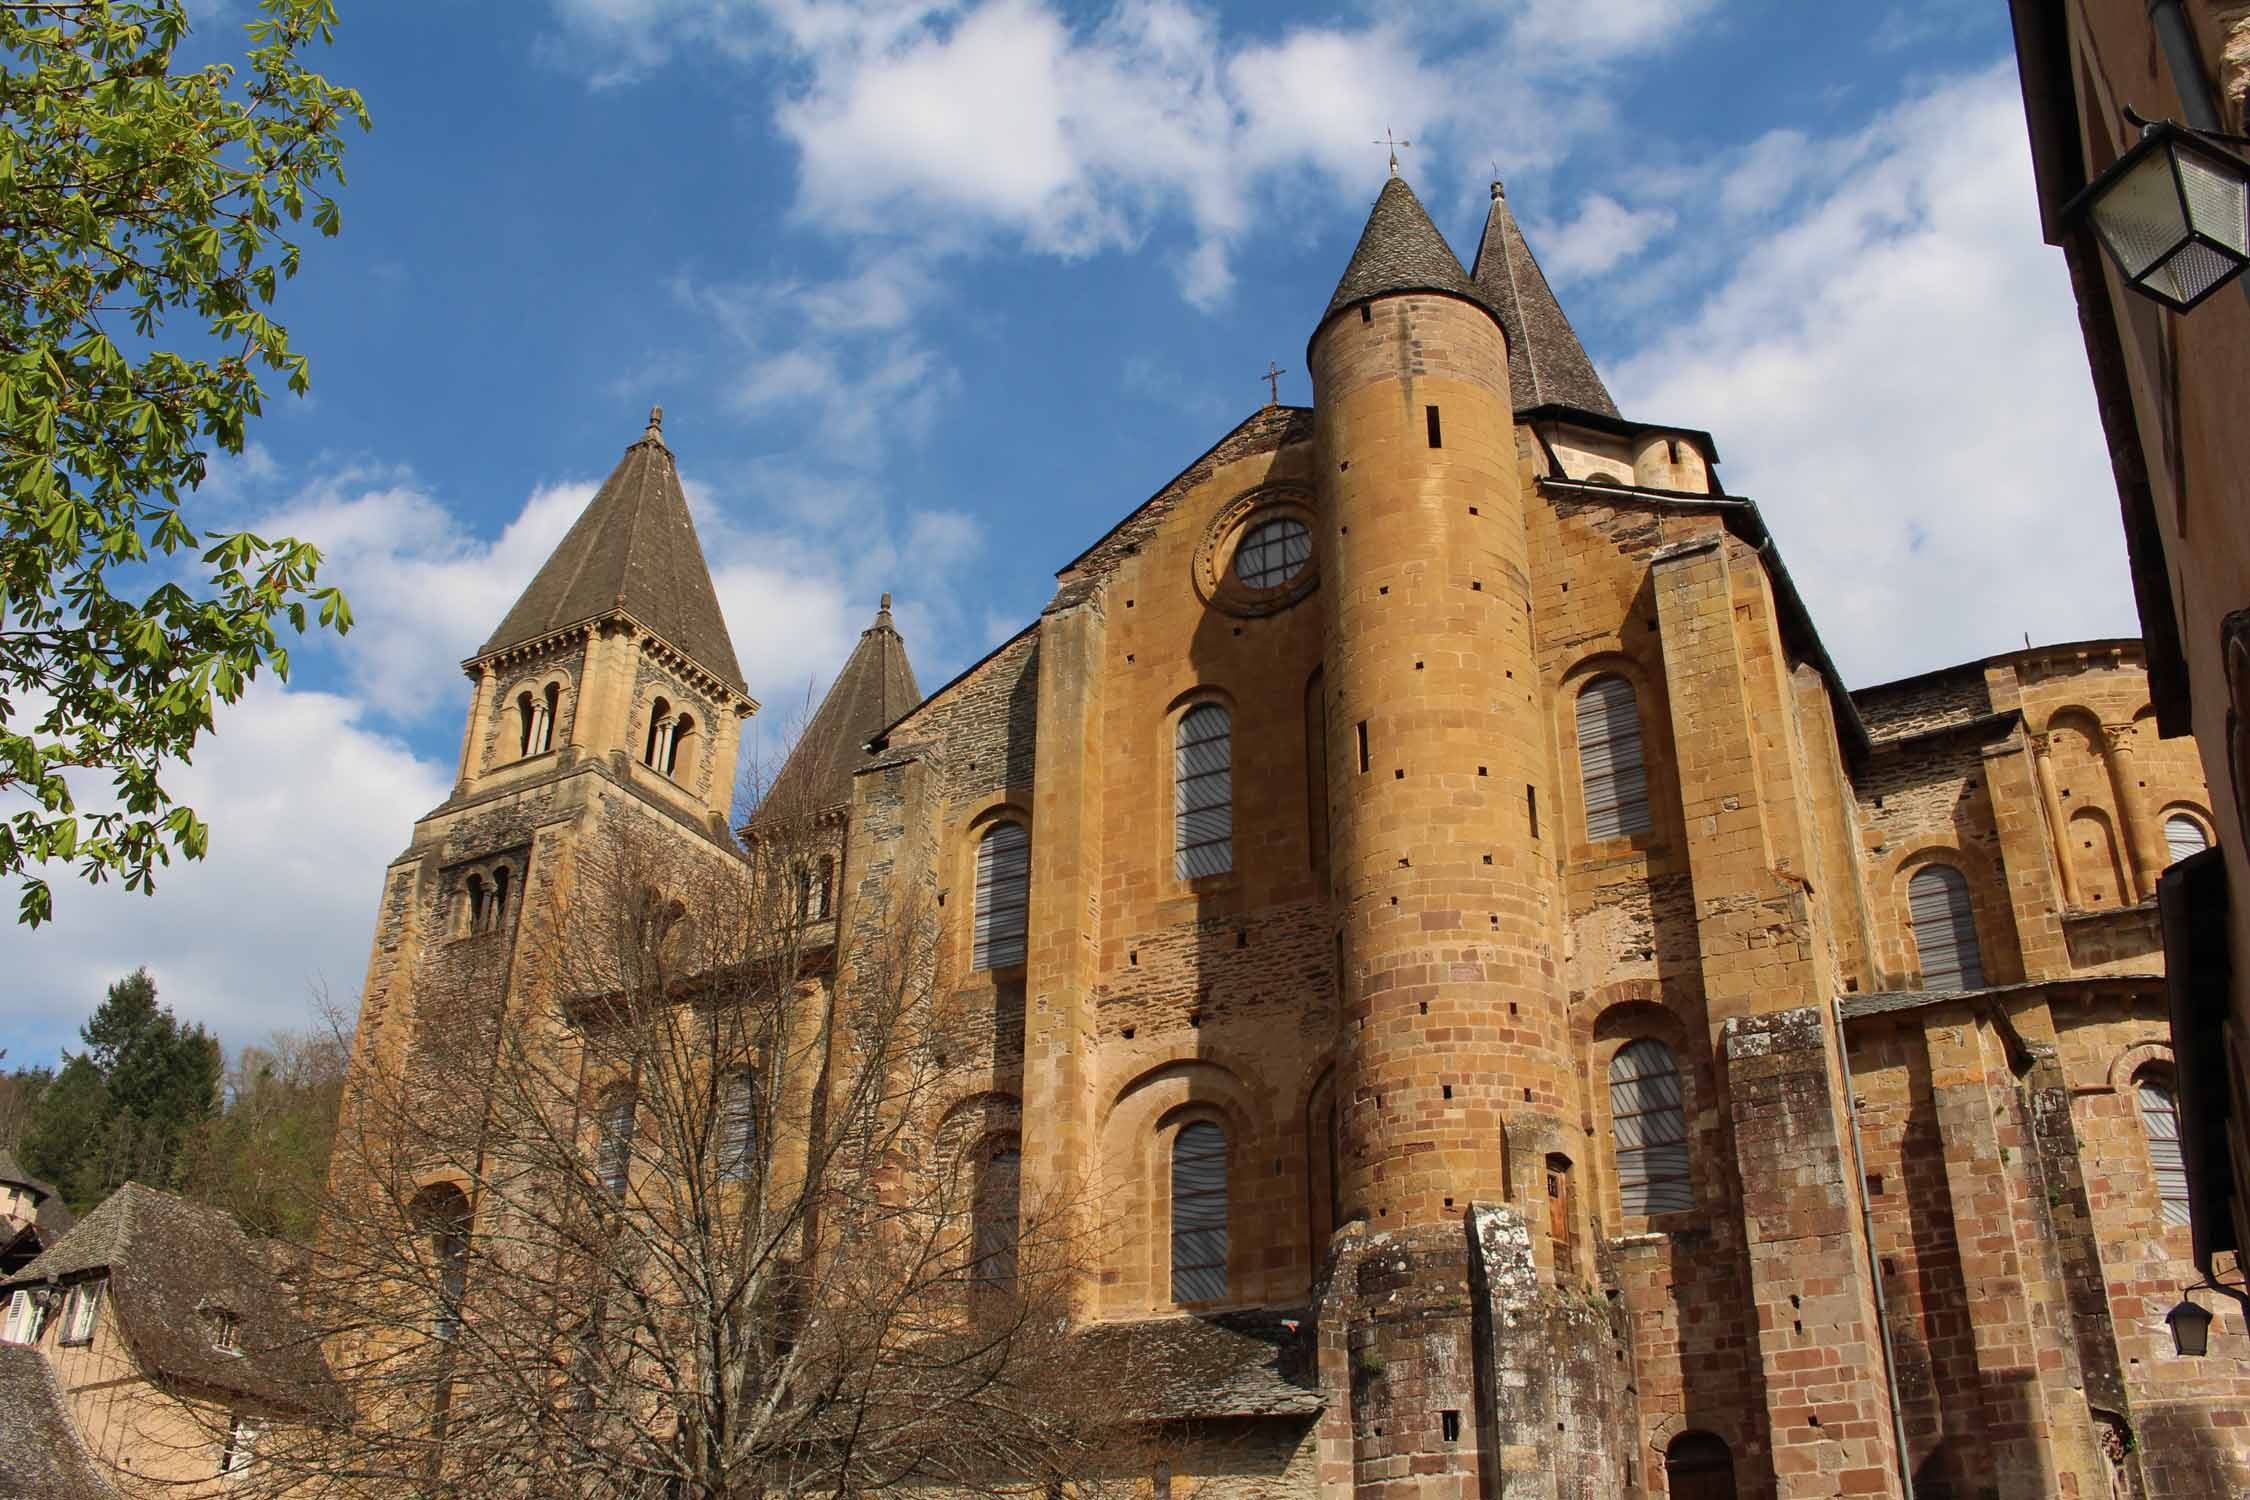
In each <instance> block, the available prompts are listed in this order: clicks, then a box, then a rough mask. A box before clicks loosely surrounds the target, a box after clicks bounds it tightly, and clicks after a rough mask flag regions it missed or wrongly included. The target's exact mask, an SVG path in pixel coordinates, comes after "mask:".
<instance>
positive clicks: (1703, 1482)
mask: <svg viewBox="0 0 2250 1500" xmlns="http://www.w3.org/2000/svg"><path fill="white" fill-rule="evenodd" d="M1664 1492H1665V1494H1666V1495H1667V1496H1668V1497H1670V1500H1734V1455H1733V1454H1732V1453H1730V1452H1729V1451H1727V1445H1726V1443H1725V1441H1724V1440H1723V1439H1721V1438H1719V1437H1717V1436H1715V1435H1714V1434H1712V1433H1708V1432H1683V1433H1681V1434H1680V1435H1679V1436H1678V1437H1676V1438H1674V1439H1672V1441H1671V1443H1670V1444H1669V1445H1667V1446H1666V1448H1665V1449H1664Z"/></svg>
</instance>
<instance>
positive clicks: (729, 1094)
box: [719, 1068, 758, 1182]
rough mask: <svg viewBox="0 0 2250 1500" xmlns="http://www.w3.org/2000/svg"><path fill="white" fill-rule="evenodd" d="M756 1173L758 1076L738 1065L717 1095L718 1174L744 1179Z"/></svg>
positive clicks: (729, 1177) (733, 1180) (750, 1177)
mask: <svg viewBox="0 0 2250 1500" xmlns="http://www.w3.org/2000/svg"><path fill="white" fill-rule="evenodd" d="M757 1174H758V1076H757V1075H756V1074H755V1073H752V1072H751V1071H750V1070H749V1069H748V1068H738V1069H736V1070H735V1071H734V1072H732V1073H729V1074H728V1075H727V1076H726V1083H725V1086H724V1088H723V1090H722V1091H721V1093H720V1096H719V1175H720V1176H722V1177H723V1178H725V1179H726V1180H727V1181H728V1182H748V1181H750V1180H751V1179H752V1178H754V1177H756V1176H757Z"/></svg>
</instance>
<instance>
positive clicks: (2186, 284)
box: [2142, 240, 2242, 307]
mask: <svg viewBox="0 0 2250 1500" xmlns="http://www.w3.org/2000/svg"><path fill="white" fill-rule="evenodd" d="M2241 269H2242V262H2241V261H2240V260H2239V259H2237V258H2235V257H2233V256H2230V255H2227V254H2225V253H2223V252H2221V251H2218V250H2214V249H2212V248H2211V247H2210V246H2209V245H2206V244H2204V243H2203V242H2202V241H2201V240H2191V241H2189V242H2188V243H2187V244H2185V245H2182V246H2181V247H2180V248H2179V249H2178V250H2176V251H2174V252H2173V253H2172V255H2171V258H2170V259H2168V260H2166V261H2165V262H2164V264H2163V265H2162V266H2161V267H2159V268H2158V269H2157V270H2155V271H2152V272H2150V273H2149V275H2148V276H2146V277H2144V278H2143V279H2142V285H2144V286H2147V287H2150V288H2152V289H2156V290H2163V291H2164V294H2165V295H2166V296H2168V297H2170V298H2172V299H2173V300H2175V301H2177V302H2178V303H2180V304H2181V305H2182V306H2183V307H2184V306H2187V305H2189V304H2191V303H2193V302H2196V301H2197V300H2199V299H2200V298H2201V297H2202V296H2203V294H2204V293H2206V292H2208V291H2210V290H2211V289H2212V288H2213V287H2215V286H2217V285H2218V284H2219V283H2220V282H2222V281H2224V280H2226V279H2227V278H2228V277H2229V276H2232V275H2233V274H2234V273H2235V272H2237V271H2239V270H2241Z"/></svg>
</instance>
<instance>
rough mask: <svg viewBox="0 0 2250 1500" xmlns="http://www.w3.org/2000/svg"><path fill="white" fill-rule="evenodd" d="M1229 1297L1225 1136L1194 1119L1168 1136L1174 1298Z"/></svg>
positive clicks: (1214, 1299) (1203, 1298)
mask: <svg viewBox="0 0 2250 1500" xmlns="http://www.w3.org/2000/svg"><path fill="white" fill-rule="evenodd" d="M1226 1294H1227V1137H1226V1132H1225V1131H1223V1130H1221V1129H1219V1127H1218V1126H1216V1125H1213V1124H1210V1123H1208V1122H1205V1121H1197V1122H1196V1123H1195V1124H1193V1125H1188V1126H1185V1127H1183V1128H1182V1129H1181V1131H1180V1133H1179V1134H1178V1135H1176V1136H1174V1137H1173V1138H1172V1300H1173V1301H1174V1302H1218V1301H1221V1300H1222V1299H1224V1298H1225V1296H1226Z"/></svg>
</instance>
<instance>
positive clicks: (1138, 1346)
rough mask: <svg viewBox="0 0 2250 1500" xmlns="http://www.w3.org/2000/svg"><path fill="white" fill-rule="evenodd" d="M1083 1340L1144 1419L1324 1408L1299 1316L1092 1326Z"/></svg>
mask: <svg viewBox="0 0 2250 1500" xmlns="http://www.w3.org/2000/svg"><path fill="white" fill-rule="evenodd" d="M1086 1337H1087V1338H1088V1339H1090V1340H1092V1341H1093V1343H1094V1346H1095V1348H1096V1349H1097V1350H1099V1351H1100V1352H1101V1353H1102V1355H1104V1356H1105V1357H1106V1359H1107V1361H1108V1363H1109V1365H1110V1367H1111V1368H1114V1369H1116V1370H1118V1371H1120V1372H1121V1375H1122V1381H1121V1384H1122V1386H1123V1387H1126V1388H1121V1389H1120V1391H1119V1395H1120V1397H1121V1398H1123V1399H1124V1400H1126V1401H1127V1402H1128V1403H1129V1404H1130V1406H1131V1408H1132V1412H1131V1414H1132V1415H1133V1416H1135V1417H1139V1418H1142V1419H1144V1420H1157V1421H1170V1420H1175V1419H1180V1418H1189V1417H1297V1416H1313V1415H1315V1414H1317V1413H1318V1412H1320V1411H1321V1410H1322V1409H1323V1407H1324V1406H1325V1404H1326V1402H1325V1398H1323V1397H1322V1395H1321V1393H1320V1381H1319V1377H1318V1375H1317V1373H1316V1371H1315V1368H1314V1359H1313V1339H1312V1321H1311V1315H1310V1314H1309V1313H1303V1312H1294V1313H1292V1312H1265V1311H1259V1312H1237V1313H1219V1314H1216V1315H1214V1316H1211V1317H1204V1318H1158V1319H1154V1320H1152V1321H1148V1322H1141V1323H1098V1324H1095V1325H1094V1326H1093V1327H1091V1328H1089V1329H1088V1330H1087V1331H1086Z"/></svg>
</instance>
